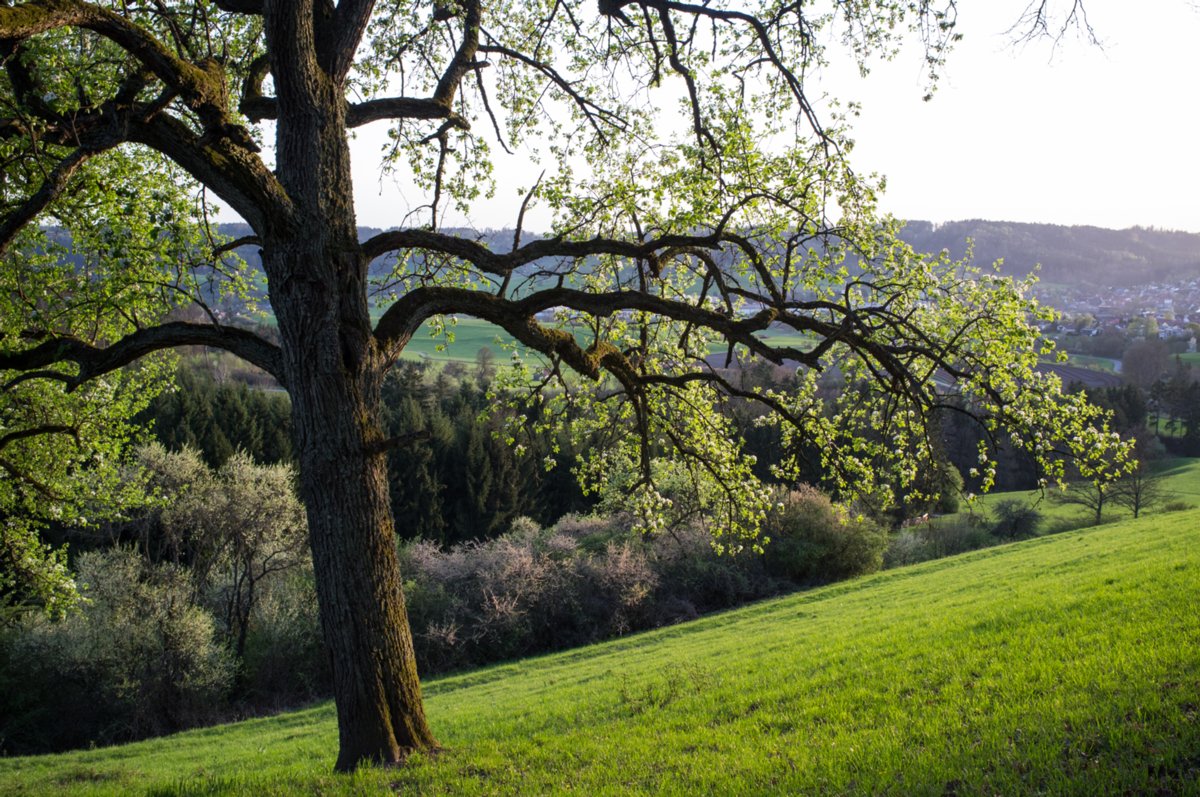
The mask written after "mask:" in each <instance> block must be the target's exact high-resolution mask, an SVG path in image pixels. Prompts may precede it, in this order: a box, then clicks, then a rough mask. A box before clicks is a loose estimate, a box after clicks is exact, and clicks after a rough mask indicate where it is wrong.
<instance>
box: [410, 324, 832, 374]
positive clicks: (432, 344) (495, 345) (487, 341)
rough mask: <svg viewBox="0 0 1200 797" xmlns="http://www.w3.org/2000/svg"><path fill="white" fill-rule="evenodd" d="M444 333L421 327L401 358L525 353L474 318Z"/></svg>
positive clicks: (806, 342)
mask: <svg viewBox="0 0 1200 797" xmlns="http://www.w3.org/2000/svg"><path fill="white" fill-rule="evenodd" d="M447 329H448V330H450V331H451V332H452V333H453V336H454V339H453V340H447V339H446V337H444V336H436V337H435V336H434V335H432V334H431V333H430V326H429V325H428V324H425V325H423V326H422V327H421V328H420V329H419V330H418V331H417V333H416V334H415V335H413V337H412V340H411V341H409V343H408V345H407V346H405V348H404V353H403V354H402V355H401V356H402V357H403V358H404V359H408V360H430V361H433V362H436V363H448V362H462V363H473V362H475V360H476V357H477V355H478V354H479V350H480V349H489V350H490V351H491V352H492V355H493V357H494V358H495V362H497V363H501V362H504V361H506V360H507V358H508V353H509V351H511V349H512V347H513V346H516V348H517V350H518V351H520V352H522V354H524V353H525V352H526V349H525V347H523V346H520V345H519V344H516V342H515V341H514V340H513V338H512V336H511V335H509V334H508V333H507V332H505V331H504V330H502V329H500V328H499V327H496V326H494V325H492V324H490V323H488V322H487V321H481V320H479V319H478V318H470V317H466V316H463V317H460V318H458V320H457V323H455V324H454V325H453V326H450V325H447ZM761 337H763V338H764V339H768V340H770V341H771V342H772V343H774V344H775V345H779V346H785V345H786V346H812V345H813V343H814V339H813V338H812V337H811V336H806V335H801V334H797V333H789V332H785V331H783V330H780V329H768V330H765V331H764V332H763V333H761ZM718 350H719V351H721V352H723V351H724V349H723V348H720V347H716V348H714V352H716V351H718Z"/></svg>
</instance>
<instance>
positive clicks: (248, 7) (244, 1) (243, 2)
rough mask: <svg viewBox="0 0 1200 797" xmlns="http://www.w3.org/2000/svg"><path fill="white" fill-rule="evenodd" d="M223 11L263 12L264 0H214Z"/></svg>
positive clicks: (241, 12) (238, 12)
mask: <svg viewBox="0 0 1200 797" xmlns="http://www.w3.org/2000/svg"><path fill="white" fill-rule="evenodd" d="M213 4H214V5H215V6H216V7H217V8H219V9H221V10H222V11H228V12H229V13H231V14H262V12H263V0H213Z"/></svg>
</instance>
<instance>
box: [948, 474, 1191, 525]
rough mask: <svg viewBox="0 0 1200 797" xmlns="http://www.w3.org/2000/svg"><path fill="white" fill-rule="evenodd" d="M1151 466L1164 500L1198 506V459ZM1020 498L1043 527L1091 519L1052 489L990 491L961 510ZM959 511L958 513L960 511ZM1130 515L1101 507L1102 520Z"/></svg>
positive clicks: (985, 508) (975, 509) (984, 509)
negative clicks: (1160, 483) (1159, 476)
mask: <svg viewBox="0 0 1200 797" xmlns="http://www.w3.org/2000/svg"><path fill="white" fill-rule="evenodd" d="M1153 467H1154V470H1155V471H1157V472H1159V473H1161V474H1162V475H1163V476H1164V477H1165V482H1164V484H1163V486H1164V488H1165V493H1166V495H1165V496H1164V499H1165V500H1164V502H1171V501H1181V502H1183V503H1185V504H1188V505H1190V506H1191V507H1200V459H1192V458H1186V457H1179V458H1174V459H1164V460H1160V461H1158V462H1155V463H1154V466H1153ZM1013 499H1016V500H1022V501H1025V502H1027V503H1029V504H1030V505H1032V506H1035V507H1037V510H1038V511H1039V512H1041V513H1042V516H1043V517H1044V518H1045V524H1044V526H1043V529H1044V530H1048V531H1055V530H1057V529H1059V528H1078V527H1079V526H1083V525H1088V524H1089V523H1091V522H1092V515H1091V510H1089V509H1086V508H1085V507H1082V506H1079V505H1077V504H1060V503H1057V502H1056V501H1054V500H1053V491H1052V490H1047V491H1046V492H1045V493H1043V492H1041V491H1039V490H1031V491H1028V492H1024V491H1017V492H1007V493H991V494H989V495H983V496H979V497H978V498H976V499H975V500H974V501H973V503H972V505H971V506H969V507H967V506H964V508H963V512H964V513H965V512H985V513H986V512H988V511H990V510H991V509H992V508H993V507H995V505H996V504H997V503H999V502H1000V501H1009V500H1013ZM960 514H961V513H960ZM1132 517H1133V513H1131V512H1130V511H1129V510H1128V509H1124V508H1122V507H1119V506H1116V505H1115V504H1114V505H1111V506H1106V507H1105V508H1104V519H1105V521H1108V522H1111V521H1115V520H1127V519H1131V518H1132Z"/></svg>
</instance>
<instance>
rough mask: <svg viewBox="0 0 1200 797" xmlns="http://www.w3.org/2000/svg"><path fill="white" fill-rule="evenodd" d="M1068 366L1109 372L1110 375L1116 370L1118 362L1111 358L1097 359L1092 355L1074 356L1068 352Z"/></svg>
mask: <svg viewBox="0 0 1200 797" xmlns="http://www.w3.org/2000/svg"><path fill="white" fill-rule="evenodd" d="M1067 365H1077V366H1079V367H1080V368H1091V369H1092V370H1094V371H1107V372H1109V373H1112V372H1113V371H1115V370H1116V361H1115V360H1113V359H1112V358H1111V357H1095V356H1093V355H1091V354H1072V353H1070V352H1068V353H1067Z"/></svg>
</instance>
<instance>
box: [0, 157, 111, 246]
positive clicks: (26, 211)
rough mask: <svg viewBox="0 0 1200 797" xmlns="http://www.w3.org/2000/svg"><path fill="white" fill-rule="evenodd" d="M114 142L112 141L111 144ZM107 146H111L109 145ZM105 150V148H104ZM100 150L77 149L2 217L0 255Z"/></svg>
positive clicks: (0, 223) (0, 224)
mask: <svg viewBox="0 0 1200 797" xmlns="http://www.w3.org/2000/svg"><path fill="white" fill-rule="evenodd" d="M115 143H116V142H115V141H114V142H113V144H115ZM109 146H112V144H110V145H109ZM105 149H107V147H105ZM101 151H103V150H102V149H91V148H89V149H77V150H75V151H74V152H72V153H71V154H70V155H68V156H67V157H65V158H63V159H62V160H61V161H59V162H58V165H56V166H55V167H54V168H53V169H51V170H50V173H49V174H48V175H46V179H45V180H44V181H43V182H42V186H41V188H39V189H38V190H37V192H36V193H35V194H34V195H33V196H31V197H29V199H27V200H25V202H24V203H22V205H21V206H20V207H18V208H17V209H16V210H14V211H13V212H12V213H9V214H8V215H6V216H5V217H4V220H3V221H2V222H0V255H2V254H4V252H5V250H7V249H8V245H9V244H10V243H12V240H13V238H15V237H16V235H17V233H19V232H20V231H21V229H22V228H23V227H24V226H25V225H26V224H29V223H30V222H31V221H33V220H34V219H35V218H37V216H38V214H39V213H41V212H42V211H43V210H45V209H46V207H47V206H48V205H49V204H50V203H51V202H53V201H54V200H55V199H57V198H58V197H59V196H61V195H62V192H63V191H65V190H66V188H67V184H68V183H69V182H70V181H71V177H72V176H73V175H74V174H75V172H76V171H78V170H79V167H80V166H82V165H83V164H84V163H85V162H87V160H88V159H89V158H91V157H92V156H93V155H96V154H97V153H99V152H101Z"/></svg>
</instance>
